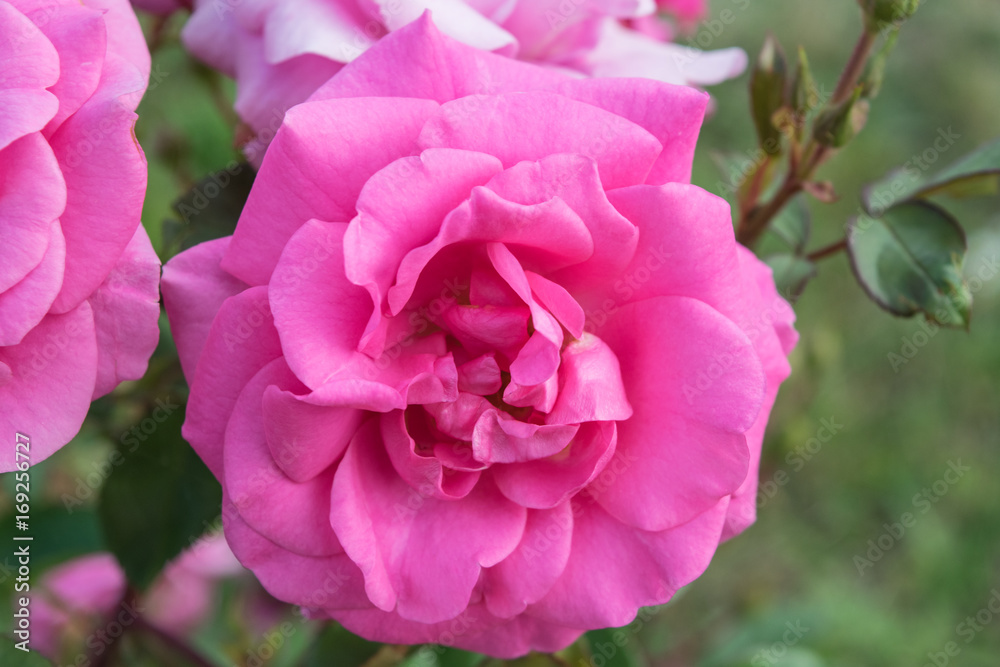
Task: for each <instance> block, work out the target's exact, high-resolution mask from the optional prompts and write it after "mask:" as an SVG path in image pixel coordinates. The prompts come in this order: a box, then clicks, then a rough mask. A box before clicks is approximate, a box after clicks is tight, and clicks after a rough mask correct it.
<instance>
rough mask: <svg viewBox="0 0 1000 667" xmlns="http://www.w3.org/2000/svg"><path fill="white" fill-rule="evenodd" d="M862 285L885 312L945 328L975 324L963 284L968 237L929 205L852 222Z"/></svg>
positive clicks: (851, 247)
mask: <svg viewBox="0 0 1000 667" xmlns="http://www.w3.org/2000/svg"><path fill="white" fill-rule="evenodd" d="M847 248H848V253H849V254H850V257H851V266H852V267H853V269H854V274H855V276H857V278H858V282H859V283H861V286H862V287H863V288H864V289H865V291H866V292H868V295H869V296H870V297H871V298H872V299H873V300H874V301H875V303H877V304H878V305H880V306H881V307H882V308H884V309H885V310H888V311H889V312H890V313H893V314H894V315H900V316H903V317H910V316H912V315H916V314H917V313H924V314H925V315H926V316H927V318H928V319H929V320H931V321H934V322H937V323H939V324H942V325H944V326H952V327H964V328H967V327H968V325H969V319H970V317H971V314H972V294H971V293H970V292H969V289H968V287H967V286H966V284H965V282H964V281H963V279H962V265H963V264H964V262H965V251H966V242H965V233H964V232H963V231H962V228H961V227H960V226H959V224H958V222H956V221H955V219H954V218H952V217H951V216H950V215H948V213H947V212H945V211H944V210H942V209H940V208H938V207H936V206H933V205H932V204H928V203H925V202H915V203H908V204H902V205H900V206H896V207H894V208H891V209H889V211H887V212H886V214H885V216H884V217H882V218H872V217H869V216H866V215H862V216H859V217H857V218H854V219H852V220H851V222H850V225H849V228H848V234H847Z"/></svg>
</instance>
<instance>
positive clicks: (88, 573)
mask: <svg viewBox="0 0 1000 667" xmlns="http://www.w3.org/2000/svg"><path fill="white" fill-rule="evenodd" d="M242 572H244V570H243V567H242V566H240V564H239V562H238V561H237V560H236V559H235V558H234V557H233V554H232V552H231V551H230V550H229V547H228V546H227V545H226V542H225V540H224V539H223V538H222V537H221V536H214V537H209V538H205V539H203V540H201V541H199V542H197V543H195V545H194V546H193V547H192V548H191V549H188V550H187V551H185V552H184V553H183V554H181V555H180V556H179V557H178V558H177V559H176V560H175V561H174V562H172V563H171V564H169V565H167V567H166V568H165V569H164V571H163V573H162V574H161V575H160V576H159V578H158V579H157V580H156V581H155V582H154V583H153V586H152V587H151V588H150V590H149V591H148V592H147V593H146V594H145V595H143V596H142V597H141V598H140V599H137V600H124V599H123V598H124V596H125V591H126V581H125V573H124V572H122V569H121V566H119V565H118V562H117V561H116V560H115V558H114V556H112V555H111V554H107V553H97V554H91V555H89V556H84V557H82V558H77V559H76V560H73V561H70V562H68V563H66V564H64V565H60V566H59V567H57V568H55V569H53V570H50V571H49V572H47V573H46V574H45V576H44V577H42V580H41V582H40V584H39V587H38V588H39V592H38V594H37V595H36V596H35V597H33V598H32V605H31V614H32V639H31V648H32V649H34V650H37V651H39V652H40V653H42V654H43V655H45V656H47V657H48V658H50V659H52V660H55V661H59V660H61V659H63V658H67V657H68V658H69V659H70V661H71V662H72V664H77V663H76V662H75V660H76V655H75V654H78V653H84V652H87V651H89V652H90V653H91V655H93V654H94V652H95V651H97V650H100V649H99V647H102V646H103V649H104V650H107V649H108V648H110V645H111V643H112V642H113V641H114V640H117V639H118V638H119V637H121V635H122V633H123V632H124V631H126V630H127V629H128V628H129V627H131V626H132V625H133V624H134V623H135V621H136V620H137V619H138V617H139V616H140V615H141V616H142V617H143V619H144V620H145V621H147V622H149V623H150V624H152V625H155V626H156V627H158V628H160V629H161V630H163V631H164V632H167V633H170V634H172V635H175V636H178V637H184V636H187V635H188V634H190V633H191V632H193V631H194V630H195V629H196V627H197V625H198V624H199V623H201V622H202V621H204V620H205V618H206V617H207V616H208V614H209V612H211V610H212V604H213V602H214V595H215V590H216V584H217V582H218V581H219V580H220V579H223V578H230V577H234V576H236V575H238V574H240V573H242ZM101 652H102V653H103V651H101ZM98 655H100V654H98Z"/></svg>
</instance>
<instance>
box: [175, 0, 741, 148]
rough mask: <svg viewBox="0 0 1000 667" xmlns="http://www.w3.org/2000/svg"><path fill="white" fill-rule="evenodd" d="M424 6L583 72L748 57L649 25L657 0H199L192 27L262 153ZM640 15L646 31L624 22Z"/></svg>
mask: <svg viewBox="0 0 1000 667" xmlns="http://www.w3.org/2000/svg"><path fill="white" fill-rule="evenodd" d="M670 4H671V5H678V7H677V8H678V9H681V7H680V6H679V3H677V2H676V0H675V1H674V2H671V3H670ZM426 10H431V11H432V13H433V16H434V21H435V23H436V24H437V26H438V27H439V28H440V29H441V31H442V32H444V33H445V34H446V35H449V36H451V37H454V38H455V39H457V40H459V41H461V42H463V43H465V44H468V45H470V46H474V47H476V48H479V49H483V50H485V51H493V52H496V53H499V54H502V55H506V56H512V57H517V58H519V59H521V60H528V61H531V62H535V63H539V64H543V65H548V66H551V67H555V68H560V69H566V70H568V71H572V72H574V73H577V74H581V75H586V76H644V77H650V78H653V79H657V80H659V81H665V82H668V83H678V84H687V85H693V86H706V85H713V84H716V83H719V82H721V81H724V80H726V79H729V78H731V77H734V76H737V75H739V74H740V73H741V72H742V71H743V69H744V68H745V67H746V62H747V61H746V54H745V53H744V52H743V51H742V50H740V49H723V50H720V51H715V52H711V53H702V52H700V51H697V50H695V49H691V48H688V47H682V46H678V45H674V44H669V43H665V42H664V41H663V39H661V38H658V37H654V36H650V34H648V33H649V30H648V22H649V21H653V22H657V23H662V21H659V20H658V19H656V18H655V17H654V16H653V15H654V12H655V11H656V3H654V2H653V0H572V1H570V0H520V1H518V0H295V1H294V2H293V1H290V0H254V1H241V2H235V1H234V0H196V1H195V4H194V13H193V14H192V16H191V19H190V20H189V21H188V23H187V26H186V27H185V29H184V32H183V38H184V43H185V44H186V45H187V47H188V48H189V49H190V50H191V51H192V52H193V53H194V54H195V55H197V56H198V57H199V58H201V59H202V60H204V61H205V62H207V63H208V64H209V65H211V66H212V67H215V68H216V69H219V70H221V71H223V72H225V73H226V74H228V75H229V76H231V77H234V78H235V79H236V82H237V97H236V110H237V112H238V113H239V114H240V116H241V117H242V118H243V119H244V120H245V121H246V122H247V123H249V125H250V126H251V127H252V128H253V130H254V131H255V132H256V133H257V134H258V135H262V138H261V139H260V140H259V141H258V142H257V143H255V144H251V145H250V147H249V149H248V154H249V156H250V158H251V161H253V162H255V163H257V164H259V162H260V160H259V155H260V153H261V152H262V150H263V149H264V148H265V147H266V145H267V143H268V142H269V141H270V139H271V137H273V136H274V133H275V132H276V131H277V129H278V126H279V125H280V123H281V118H282V115H283V114H284V112H285V111H286V110H287V109H288V108H290V107H292V106H294V105H296V104H298V103H299V102H302V101H304V100H306V99H307V98H308V97H309V96H310V95H311V94H312V93H313V91H315V90H316V89H317V88H319V87H320V86H321V85H322V84H323V83H325V82H326V81H327V79H329V78H330V76H332V75H333V74H335V73H336V72H337V71H339V70H340V69H341V68H342V67H343V66H344V65H345V64H346V63H349V62H351V61H352V60H354V59H355V58H357V57H358V56H359V55H361V53H363V52H364V51H365V50H366V49H368V48H369V47H371V46H372V44H374V43H375V42H376V41H378V40H379V39H380V38H381V37H383V36H384V35H386V34H387V33H389V32H391V31H393V30H398V29H399V28H401V27H403V26H404V25H407V24H409V23H410V22H412V21H414V20H416V19H417V18H418V17H419V16H420V15H421V14H422V13H423V12H424V11H426ZM684 11H688V9H687V4H685V5H684ZM641 17H646V18H647V19H648V20H647V29H646V30H643V31H639V30H634V29H631V28H628V27H626V26H625V25H623V23H622V20H623V19H636V18H641ZM663 25H666V24H663Z"/></svg>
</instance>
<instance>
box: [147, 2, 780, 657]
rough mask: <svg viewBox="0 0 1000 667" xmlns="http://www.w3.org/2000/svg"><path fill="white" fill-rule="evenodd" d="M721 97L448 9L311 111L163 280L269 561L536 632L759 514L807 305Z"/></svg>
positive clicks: (333, 84) (226, 479) (324, 92)
mask: <svg viewBox="0 0 1000 667" xmlns="http://www.w3.org/2000/svg"><path fill="white" fill-rule="evenodd" d="M430 63H433V66H430V65H429V64H430ZM707 101H708V95H706V94H705V93H702V92H699V91H697V90H695V89H693V88H687V87H682V86H673V85H669V84H663V83H660V82H657V81H651V80H648V79H641V80H640V79H633V80H626V79H579V78H572V77H568V76H566V75H565V74H562V73H560V72H556V71H553V70H551V69H544V68H540V67H536V66H532V65H529V64H524V63H520V62H517V61H515V60H511V59H508V58H503V57H500V56H496V55H494V54H491V53H487V52H484V51H479V50H476V49H472V48H469V47H467V46H465V45H463V44H460V43H459V42H457V41H454V40H452V39H450V38H447V37H443V36H442V35H441V34H440V33H439V32H438V31H437V30H436V29H435V27H434V26H433V24H431V23H430V21H429V20H426V19H425V20H422V21H420V22H417V23H415V24H413V25H411V26H408V27H406V28H403V29H401V30H399V31H397V32H395V33H393V34H392V35H390V36H388V37H386V38H385V39H383V40H382V41H380V42H379V44H377V45H376V46H374V47H373V48H372V49H370V50H368V51H367V52H366V53H365V54H364V55H362V56H361V57H360V58H358V59H357V60H355V61H354V62H353V63H352V64H350V65H348V66H347V67H346V68H344V70H343V71H342V72H341V73H340V74H338V75H337V76H336V77H334V78H333V79H332V80H331V81H330V82H329V83H327V84H326V85H325V86H323V87H322V88H321V89H320V90H319V91H318V92H317V93H316V94H315V95H314V96H313V98H312V100H311V101H309V102H307V103H304V104H301V105H299V106H297V107H294V108H293V109H291V110H290V111H289V112H288V114H287V117H286V119H285V123H284V125H283V126H282V128H281V130H280V131H279V132H278V134H277V137H276V138H275V140H274V143H273V144H272V146H271V148H270V149H269V151H268V153H267V155H266V156H265V158H264V162H263V165H262V167H261V169H260V172H259V174H258V176H257V180H256V183H255V185H254V188H253V191H252V192H251V194H250V197H249V200H248V201H247V204H246V208H245V209H244V211H243V215H242V217H241V219H240V221H239V225H238V226H237V229H236V233H235V234H234V235H233V236H232V237H230V238H224V239H219V240H216V241H211V242H208V243H205V244H202V245H200V246H197V247H195V248H192V249H191V250H189V251H187V252H185V253H183V254H181V255H179V256H177V257H176V258H174V259H173V260H172V261H171V262H169V263H168V264H167V266H166V267H165V270H164V281H163V289H164V298H165V303H166V307H167V312H168V315H169V317H170V321H171V325H172V330H173V332H174V335H175V339H176V341H177V344H178V348H179V350H180V354H181V363H182V365H183V367H184V371H185V373H186V375H187V377H188V378H189V380H190V382H191V397H190V402H189V404H188V412H187V422H186V423H185V426H184V433H185V437H186V438H187V439H188V440H189V441H190V442H191V444H192V445H193V446H194V448H195V449H196V450H197V452H198V453H199V455H200V456H201V457H202V458H203V459H204V461H205V462H206V464H207V465H208V466H209V468H210V469H211V470H212V471H213V472H214V474H215V475H216V476H217V477H218V479H219V480H220V481H221V483H222V486H223V497H224V500H223V502H224V508H225V511H224V513H223V514H224V517H225V522H226V537H227V539H228V540H229V543H230V546H231V547H232V548H233V552H234V553H235V554H236V556H237V557H238V558H239V559H240V561H241V562H242V563H243V564H244V565H245V566H246V567H248V568H250V569H251V570H253V571H254V573H255V574H256V575H257V577H258V578H259V579H260V581H261V582H262V583H263V585H264V587H265V588H267V589H268V590H269V591H270V592H271V593H272V594H273V595H274V596H276V597H278V598H279V599H282V600H285V601H288V602H291V603H295V604H299V605H301V606H303V607H305V608H307V609H308V610H310V612H311V613H312V614H313V615H315V616H317V617H325V616H329V617H332V618H334V619H336V620H337V621H339V622H341V623H343V624H344V625H345V626H346V627H347V628H348V629H350V630H352V631H354V632H356V633H358V634H360V635H362V636H365V637H367V638H369V639H373V640H377V641H384V642H391V643H421V642H437V643H445V644H453V645H456V646H459V647H462V648H466V649H471V650H476V651H481V652H484V653H488V654H491V655H495V656H499V657H512V656H517V655H523V654H524V653H526V652H528V651H529V650H531V649H534V650H540V651H554V650H558V649H561V648H563V647H565V646H566V645H567V644H569V643H570V642H572V641H574V640H575V639H576V638H577V637H578V636H579V635H580V633H581V632H583V631H584V630H586V629H589V628H601V627H609V626H620V625H623V624H626V623H628V622H629V621H630V620H631V619H632V618H633V617H634V616H635V614H636V611H637V609H638V608H639V607H640V606H644V605H655V604H660V603H663V602H665V601H666V600H668V599H670V597H671V596H672V595H673V593H674V592H675V591H676V590H677V589H678V588H680V587H681V586H684V585H686V584H688V583H689V582H691V581H692V580H694V579H695V578H696V577H698V576H699V575H700V574H701V573H702V571H704V569H705V568H706V567H707V565H708V563H709V561H710V560H711V558H712V555H713V554H714V552H715V549H716V547H717V546H718V544H719V542H720V540H724V539H726V538H728V537H731V536H733V535H735V534H736V533H739V532H740V531H742V530H743V529H744V528H745V527H746V526H747V525H749V524H750V523H751V522H752V521H753V520H754V495H755V492H756V479H757V463H758V460H759V456H760V446H761V438H762V435H763V430H764V427H765V425H766V422H767V417H768V412H769V410H770V406H771V403H772V402H773V400H774V397H775V394H776V392H777V390H778V386H779V385H780V383H781V381H782V380H783V379H784V378H785V377H786V376H787V374H788V372H789V367H788V362H787V359H786V355H787V352H788V351H789V349H790V348H791V347H792V345H793V344H794V342H795V339H796V334H795V332H794V330H793V329H792V326H791V322H792V319H793V314H792V312H791V309H790V308H789V306H788V304H786V303H785V302H784V301H783V300H781V299H780V298H779V297H778V295H777V293H776V292H775V288H774V283H773V282H772V279H771V275H770V271H769V270H768V269H767V268H766V267H765V266H764V265H763V264H761V263H760V262H759V261H758V260H757V259H755V258H754V257H753V255H752V254H750V253H749V252H748V251H746V250H743V249H741V248H740V247H739V246H738V245H737V244H736V242H735V240H734V237H733V231H732V222H731V218H730V211H729V207H728V205H727V204H726V202H725V201H723V200H722V199H719V198H718V197H715V196H713V195H711V194H709V193H707V192H705V191H704V190H701V189H700V188H697V187H694V186H692V185H690V184H689V178H690V172H691V161H692V156H693V153H694V148H695V143H696V140H697V135H698V130H699V126H700V124H701V121H702V115H703V113H704V110H705V106H706V103H707Z"/></svg>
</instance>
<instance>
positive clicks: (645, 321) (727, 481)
mask: <svg viewBox="0 0 1000 667" xmlns="http://www.w3.org/2000/svg"><path fill="white" fill-rule="evenodd" d="M613 317H614V319H613V320H612V321H611V322H610V323H609V324H608V326H607V327H606V328H605V329H602V336H603V338H604V340H605V342H607V344H608V346H609V347H610V348H611V349H612V350H614V351H615V354H617V355H618V360H619V362H620V363H621V365H622V369H621V370H622V379H623V381H624V384H625V387H626V388H627V390H628V397H629V402H630V403H631V404H632V407H633V408H634V409H635V414H634V415H633V417H632V419H630V420H628V421H624V422H620V423H619V424H618V430H619V435H618V450H619V451H620V452H622V453H623V454H624V453H628V454H630V460H632V461H633V462H634V463H633V464H632V465H630V466H627V467H626V468H625V469H624V470H623V471H622V472H621V474H620V475H619V476H618V477H617V478H616V479H615V480H614V483H613V484H611V485H609V486H607V487H606V488H605V489H602V490H601V491H600V492H597V493H595V495H596V497H597V500H598V501H599V502H600V503H601V505H602V506H603V507H604V508H605V509H606V510H608V512H610V513H611V514H612V515H613V516H615V517H616V518H618V519H619V520H621V521H623V522H625V523H628V524H630V525H633V526H636V527H638V528H643V529H645V530H653V531H657V530H665V529H668V528H672V527H675V526H678V525H680V524H683V523H685V522H687V521H690V520H691V519H692V518H693V517H695V516H697V515H699V514H701V513H702V512H705V511H706V510H707V509H708V508H710V507H712V506H713V505H715V504H716V503H718V501H719V500H720V499H721V498H724V497H726V496H728V495H729V494H731V493H733V492H734V491H736V489H737V488H739V486H740V485H741V484H742V483H743V480H744V479H746V476H747V470H748V458H749V453H748V451H747V445H746V440H745V438H744V436H743V433H744V432H745V431H746V430H747V429H748V428H749V427H750V425H751V424H753V422H754V420H755V419H756V418H757V415H758V413H759V411H760V405H761V402H762V400H763V393H764V384H765V382H764V374H763V372H762V370H761V367H760V361H759V360H758V359H757V357H756V355H755V354H754V353H753V348H752V347H751V343H750V340H749V339H748V338H747V337H746V336H745V335H744V334H743V332H742V331H740V330H739V329H738V328H737V326H736V325H735V324H733V323H732V321H730V320H728V319H726V318H724V317H723V316H722V315H720V314H719V313H718V312H717V311H715V310H712V309H711V308H709V307H708V306H706V305H704V304H702V303H701V302H698V301H695V300H693V299H687V298H677V297H659V298H656V299H650V300H648V301H643V302H640V303H638V304H630V305H628V306H625V307H623V308H622V309H620V310H619V311H618V312H617V313H615V315H614V316H613ZM649 330H652V331H656V332H658V336H657V337H656V338H651V337H647V336H642V335H636V332H638V331H649ZM723 357H725V358H724V359H723ZM723 363H724V364H725V365H722V364H723ZM713 365H715V366H718V367H719V368H721V369H722V370H723V372H722V373H719V374H716V373H714V372H713V373H712V377H710V376H709V372H710V371H711V370H712V369H713ZM702 378H704V380H706V381H707V384H706V383H705V382H703V381H702ZM640 498H641V499H642V500H640ZM654 499H659V500H654Z"/></svg>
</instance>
